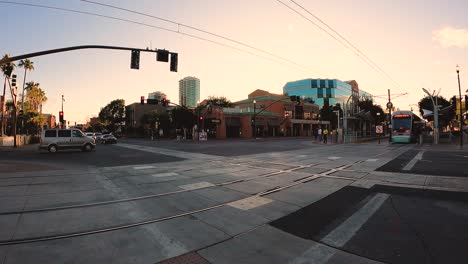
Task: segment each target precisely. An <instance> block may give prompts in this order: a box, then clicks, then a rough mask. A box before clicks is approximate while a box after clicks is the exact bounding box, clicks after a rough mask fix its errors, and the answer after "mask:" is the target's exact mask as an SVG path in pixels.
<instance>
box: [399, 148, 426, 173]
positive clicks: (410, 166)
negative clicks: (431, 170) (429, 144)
mask: <svg viewBox="0 0 468 264" xmlns="http://www.w3.org/2000/svg"><path fill="white" fill-rule="evenodd" d="M423 154H424V150H421V151H419V153H418V154H417V155H416V156H414V158H413V159H412V160H410V162H408V164H406V166H405V167H404V168H403V170H404V171H409V170H411V169H412V168H413V167H414V165H416V162H418V161H419V160H422V157H423Z"/></svg>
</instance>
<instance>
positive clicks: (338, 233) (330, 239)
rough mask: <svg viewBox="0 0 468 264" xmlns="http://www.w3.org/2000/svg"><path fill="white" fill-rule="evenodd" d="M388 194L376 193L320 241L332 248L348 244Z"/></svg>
mask: <svg viewBox="0 0 468 264" xmlns="http://www.w3.org/2000/svg"><path fill="white" fill-rule="evenodd" d="M389 196H390V195H389V194H386V193H378V194H376V195H375V196H374V197H372V199H370V200H369V201H368V202H367V203H366V204H365V205H364V206H363V207H362V208H361V209H359V210H358V211H357V212H356V213H354V214H353V215H352V216H350V217H349V218H348V219H346V221H344V222H343V223H342V224H341V225H339V226H338V227H337V228H335V229H334V230H333V231H331V232H330V233H328V235H327V236H326V237H324V238H323V239H322V240H321V241H322V242H324V243H325V244H328V245H330V246H333V247H342V246H344V245H345V244H346V242H348V241H349V240H350V239H351V238H352V237H353V236H354V235H355V234H356V233H357V231H359V229H361V227H362V226H363V225H364V224H365V223H366V222H367V220H368V219H369V218H370V217H371V216H372V215H373V214H374V213H375V212H376V211H377V210H378V209H379V208H380V206H382V204H383V203H384V202H385V201H386V200H387V198H388V197H389Z"/></svg>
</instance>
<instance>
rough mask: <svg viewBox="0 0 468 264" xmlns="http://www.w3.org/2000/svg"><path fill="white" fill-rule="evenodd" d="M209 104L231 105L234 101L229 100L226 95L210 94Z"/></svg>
mask: <svg viewBox="0 0 468 264" xmlns="http://www.w3.org/2000/svg"><path fill="white" fill-rule="evenodd" d="M206 101H207V105H211V106H218V107H231V106H232V102H231V101H229V100H228V99H227V98H226V97H224V96H219V97H216V96H208V99H207V100H206Z"/></svg>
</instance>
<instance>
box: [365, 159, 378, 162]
mask: <svg viewBox="0 0 468 264" xmlns="http://www.w3.org/2000/svg"><path fill="white" fill-rule="evenodd" d="M378 160H379V159H368V160H366V161H367V162H376V161H378Z"/></svg>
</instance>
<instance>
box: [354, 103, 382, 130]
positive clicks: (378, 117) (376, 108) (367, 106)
mask: <svg viewBox="0 0 468 264" xmlns="http://www.w3.org/2000/svg"><path fill="white" fill-rule="evenodd" d="M358 106H359V108H360V109H361V110H364V111H366V112H370V114H371V116H372V119H373V120H375V123H376V124H380V123H382V122H383V121H385V112H384V110H383V109H382V107H381V106H380V105H376V104H374V100H372V99H371V98H367V97H363V98H362V99H361V100H360V101H359V102H358ZM377 113H379V114H377Z"/></svg>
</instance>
